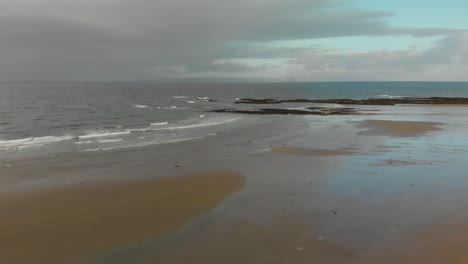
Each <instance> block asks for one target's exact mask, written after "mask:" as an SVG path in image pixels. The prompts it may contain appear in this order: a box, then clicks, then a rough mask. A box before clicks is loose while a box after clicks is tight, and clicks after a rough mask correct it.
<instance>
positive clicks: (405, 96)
mask: <svg viewBox="0 0 468 264" xmlns="http://www.w3.org/2000/svg"><path fill="white" fill-rule="evenodd" d="M375 97H376V98H386V99H401V98H417V97H416V96H408V95H389V94H378V95H376V96H375Z"/></svg>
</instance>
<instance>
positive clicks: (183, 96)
mask: <svg viewBox="0 0 468 264" xmlns="http://www.w3.org/2000/svg"><path fill="white" fill-rule="evenodd" d="M173 98H175V99H184V98H188V96H185V95H174V96H173Z"/></svg>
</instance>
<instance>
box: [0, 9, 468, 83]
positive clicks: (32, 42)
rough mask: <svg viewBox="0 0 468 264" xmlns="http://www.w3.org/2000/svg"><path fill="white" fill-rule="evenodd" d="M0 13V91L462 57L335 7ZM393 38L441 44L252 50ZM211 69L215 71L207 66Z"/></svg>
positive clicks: (420, 65) (452, 44)
mask: <svg viewBox="0 0 468 264" xmlns="http://www.w3.org/2000/svg"><path fill="white" fill-rule="evenodd" d="M0 8H1V9H0V34H1V37H0V56H1V58H2V60H1V61H0V80H2V81H52V80H54V81H62V80H64V81H82V80H155V79H160V78H173V77H175V78H177V77H207V76H215V77H216V76H223V77H241V78H247V77H262V78H273V77H274V78H276V77H277V76H284V78H286V79H297V80H320V79H321V78H322V79H323V77H320V76H319V73H320V72H321V71H322V73H323V74H324V75H323V76H328V75H330V77H329V78H333V76H335V75H336V76H337V77H336V78H343V76H350V75H351V74H350V73H351V72H355V71H356V70H357V68H356V67H361V68H360V69H361V70H362V71H363V74H364V72H366V71H370V70H371V69H372V68H374V69H376V68H375V67H377V69H381V70H395V69H396V68H398V64H399V63H404V64H401V65H408V67H409V66H411V67H412V68H413V69H414V70H421V69H425V67H428V65H432V66H434V67H435V65H437V67H442V66H441V65H452V66H453V64H454V63H459V64H462V65H463V63H464V62H463V60H462V59H461V57H463V56H466V50H464V48H463V45H466V37H463V36H464V33H463V31H460V30H454V29H438V28H426V29H420V28H399V27H392V26H390V25H388V24H387V23H386V19H387V18H388V17H389V16H392V15H393V14H392V13H389V12H385V11H372V10H359V9H356V8H355V7H352V6H350V5H349V4H348V2H347V1H339V0H314V1H311V0H288V1H284V0H238V1H227V0H197V1H187V0H152V1H150V0H132V1H130V0H114V1H111V0H94V1H90V0H81V1H74V0H61V1H58V0H42V1H37V0H16V1H5V0H4V1H2V2H1V3H0ZM392 35H409V36H414V37H425V36H437V35H445V36H448V37H447V38H446V39H445V40H444V41H443V42H441V43H439V44H438V45H439V46H438V47H434V48H433V49H431V50H430V51H428V52H422V53H418V52H416V51H413V50H408V51H398V52H390V51H374V52H368V53H366V54H355V55H349V54H334V55H331V54H328V53H329V52H330V51H329V50H327V49H326V48H325V49H324V48H322V49H319V48H309V49H300V48H291V47H283V48H271V47H266V46H262V45H259V43H267V42H269V41H277V40H292V39H313V38H324V37H343V36H392ZM236 43H237V44H236ZM454 49H456V52H458V53H456V52H455V51H454ZM415 52H416V54H414V53H415ZM454 52H455V53H454ZM446 55H449V57H447V56H446ZM450 56H455V58H452V57H450ZM279 57H282V58H290V59H291V60H290V61H288V62H283V63H281V64H264V65H246V64H242V63H234V62H229V61H228V59H230V58H279ZM463 58H464V57H463ZM219 60H224V63H216V61H219ZM436 62H437V63H436ZM318 65H321V66H320V67H319V66H318ZM326 65H327V66H326ZM401 65H400V66H401ZM405 67H406V66H405ZM431 69H432V68H431ZM330 70H333V71H338V72H340V71H345V72H343V73H341V75H339V76H338V75H337V73H335V75H333V74H332V73H330V72H326V71H330ZM295 71H297V72H296V73H295ZM308 71H309V74H307V72H308ZM323 71H325V72H323ZM308 76H309V77H308ZM369 78H373V75H372V74H371V75H369Z"/></svg>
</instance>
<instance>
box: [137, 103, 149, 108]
mask: <svg viewBox="0 0 468 264" xmlns="http://www.w3.org/2000/svg"><path fill="white" fill-rule="evenodd" d="M133 107H136V108H149V107H150V106H147V105H140V104H136V105H134V106H133Z"/></svg>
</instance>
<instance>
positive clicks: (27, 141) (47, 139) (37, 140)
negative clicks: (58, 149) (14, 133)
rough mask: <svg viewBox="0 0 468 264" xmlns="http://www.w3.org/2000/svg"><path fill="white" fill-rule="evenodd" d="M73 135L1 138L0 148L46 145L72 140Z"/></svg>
mask: <svg viewBox="0 0 468 264" xmlns="http://www.w3.org/2000/svg"><path fill="white" fill-rule="evenodd" d="M72 138H73V136H70V135H65V136H44V137H29V138H21V139H13V140H0V148H2V147H25V146H35V145H45V144H49V143H54V142H59V141H64V140H70V139H72Z"/></svg>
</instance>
